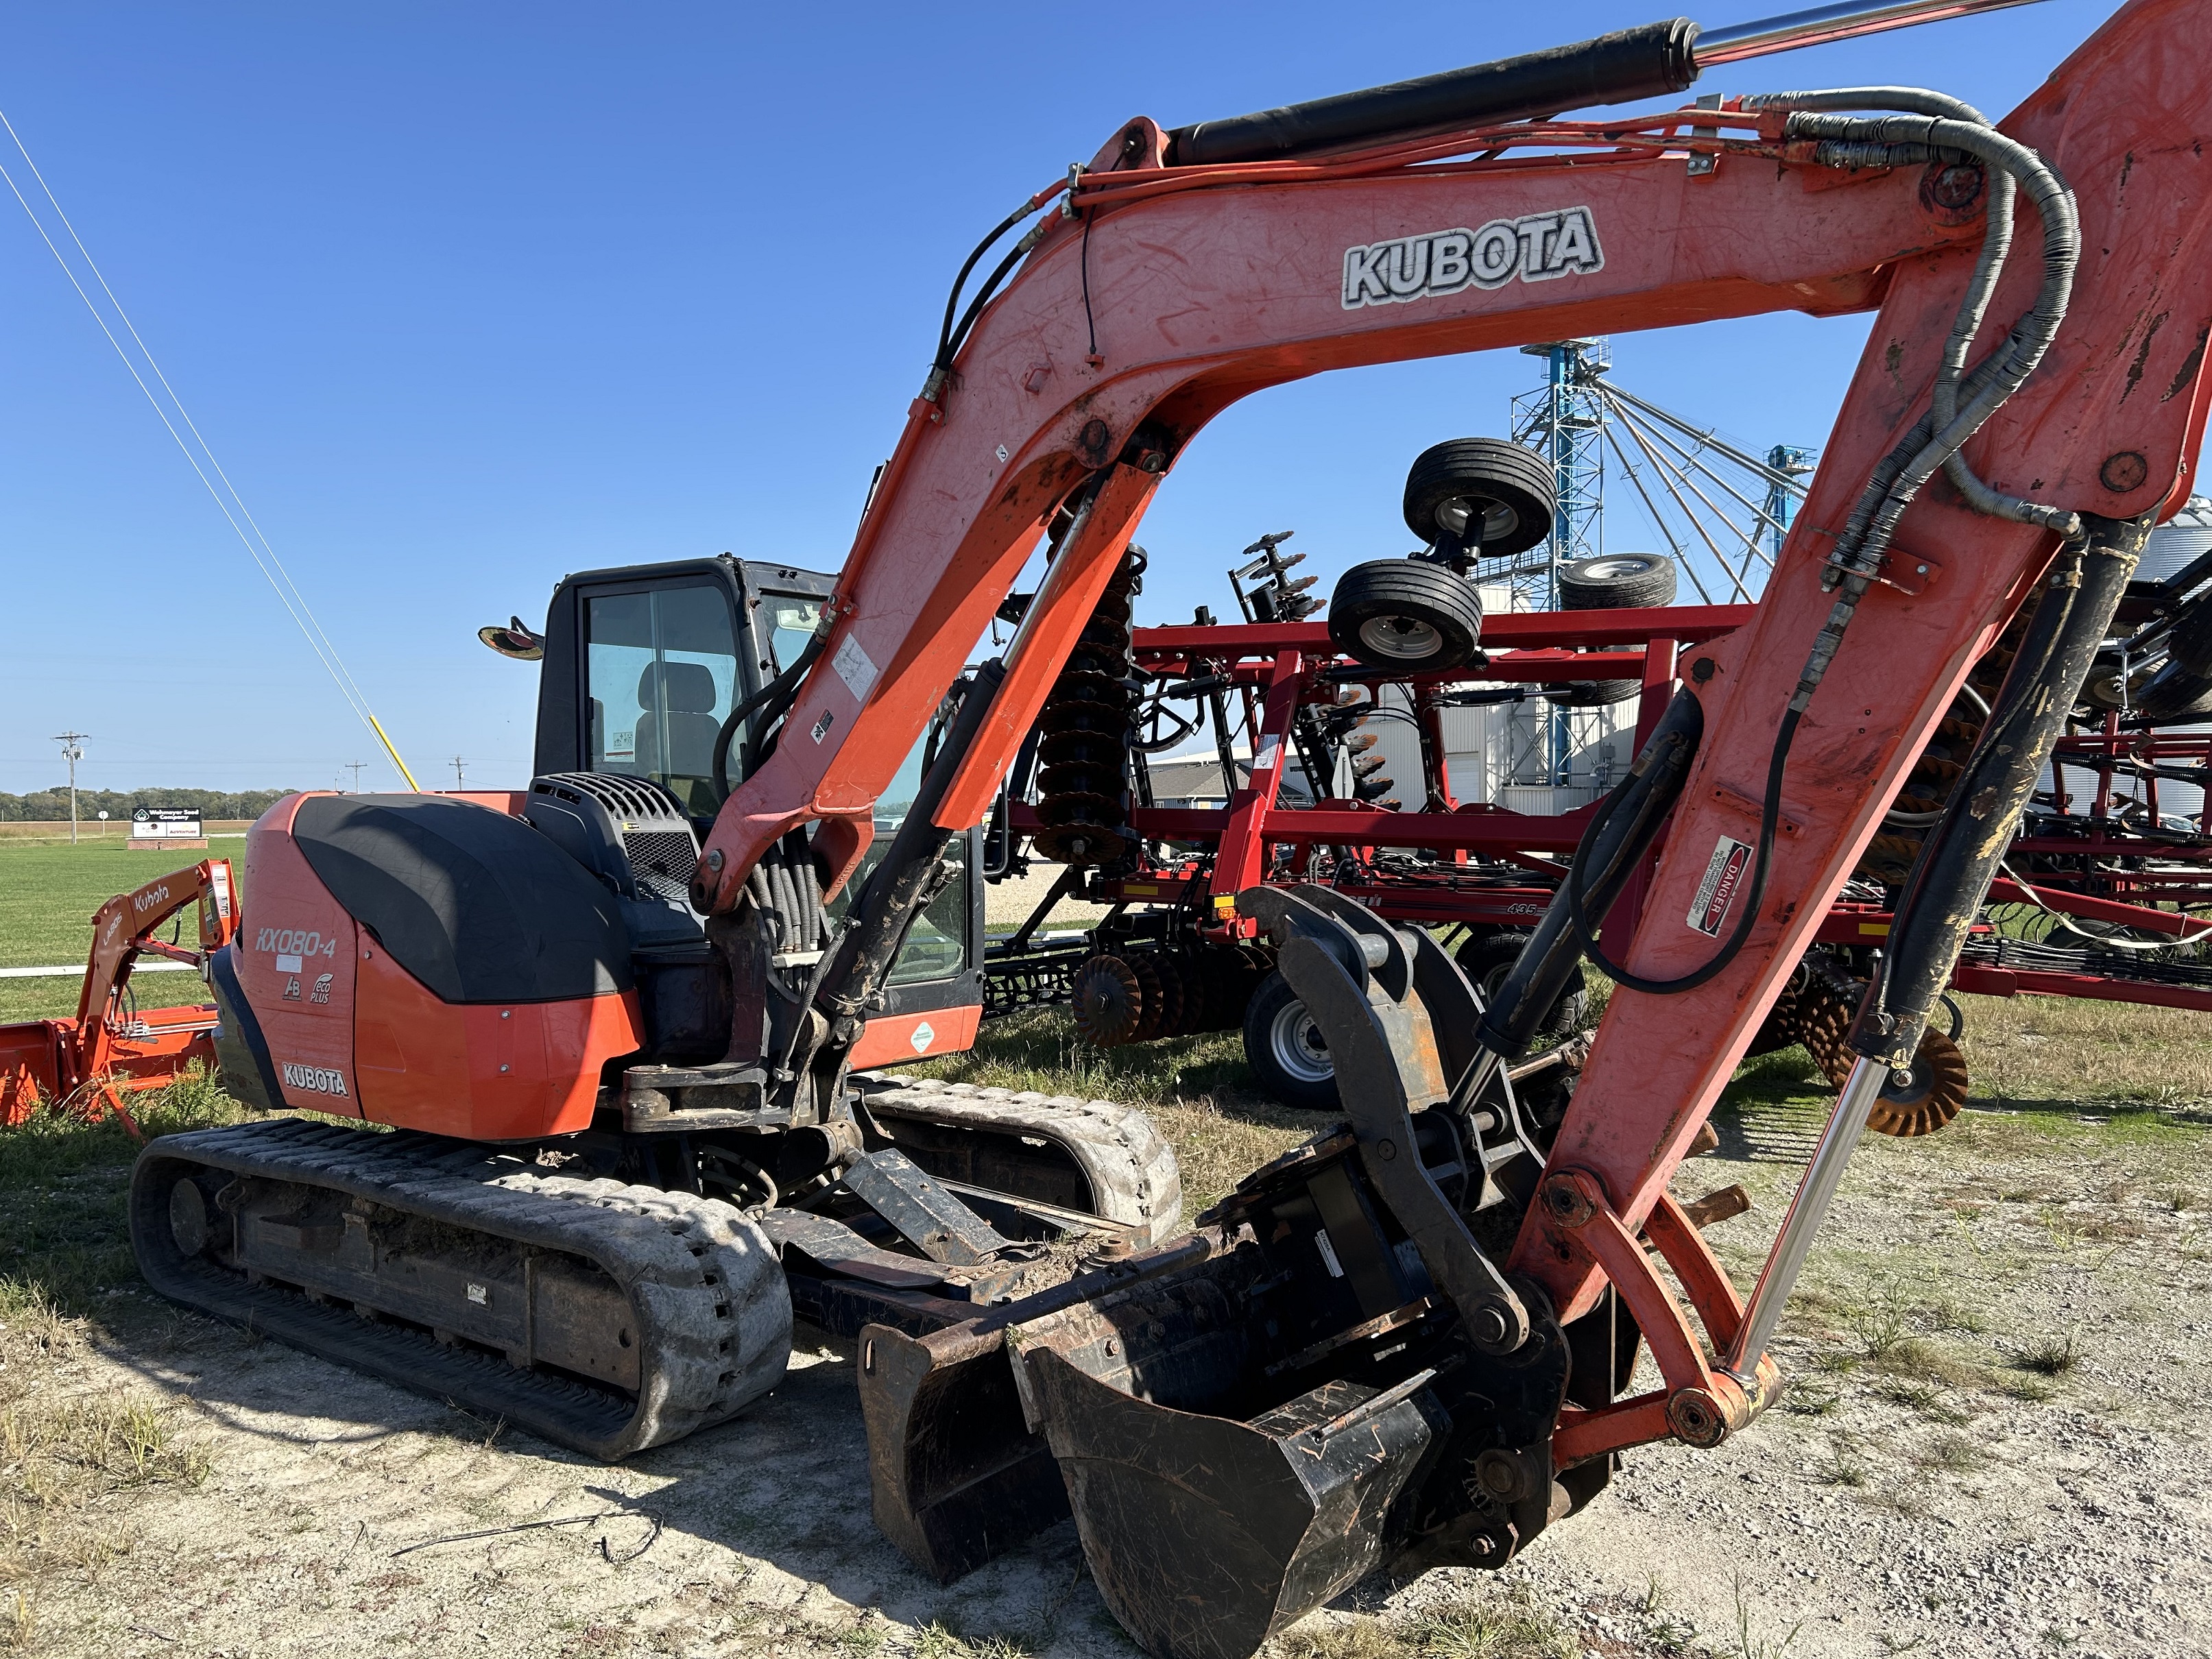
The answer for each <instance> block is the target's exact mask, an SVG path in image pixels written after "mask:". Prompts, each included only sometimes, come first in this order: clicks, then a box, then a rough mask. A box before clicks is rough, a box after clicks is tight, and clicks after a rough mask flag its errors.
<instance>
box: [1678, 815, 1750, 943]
mask: <svg viewBox="0 0 2212 1659" xmlns="http://www.w3.org/2000/svg"><path fill="white" fill-rule="evenodd" d="M1750 868H1751V848H1750V846H1749V845H1748V843H1747V842H1740V841H1738V840H1736V839H1735V837H1734V836H1722V837H1721V838H1720V839H1719V840H1718V841H1717V842H1715V843H1714V844H1713V855H1712V857H1711V859H1710V860H1708V861H1707V862H1706V865H1705V879H1704V880H1703V881H1701V882H1699V884H1698V896H1697V898H1696V900H1695V901H1694V902H1692V904H1691V906H1690V926H1691V927H1694V928H1696V929H1697V930H1698V931H1699V933H1705V934H1708V935H1710V936H1711V937H1712V938H1714V939H1718V938H1719V937H1720V936H1721V924H1722V923H1723V922H1724V921H1727V920H1728V913H1729V910H1730V909H1731V908H1733V907H1734V906H1735V896H1736V890H1737V889H1738V888H1740V887H1741V886H1742V885H1743V878H1744V875H1745V872H1747V871H1748V870H1749V869H1750Z"/></svg>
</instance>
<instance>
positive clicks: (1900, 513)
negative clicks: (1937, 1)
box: [1562, 87, 2081, 996]
mask: <svg viewBox="0 0 2212 1659" xmlns="http://www.w3.org/2000/svg"><path fill="white" fill-rule="evenodd" d="M1747 101H1748V102H1750V103H1751V104H1752V105H1753V106H1766V107H1785V106H1788V107H1790V108H1791V113H1790V117H1789V118H1788V120H1787V121H1786V122H1785V123H1784V137H1787V138H1790V139H1795V140H1809V141H1811V142H1812V143H1813V144H1814V160H1815V161H1817V162H1819V163H1820V165H1822V166H1826V167H1839V168H1859V167H1897V166H1904V165H1911V164H1913V163H1918V162H1927V161H1954V162H1955V161H1962V160H1969V159H1971V160H1974V161H1979V162H1981V163H1982V164H1983V166H1984V172H1985V174H1986V175H1987V176H1988V177H1990V179H1992V181H1993V182H1994V181H1995V180H1996V178H1997V176H1998V175H2000V174H2002V177H2003V181H2004V182H2003V183H2002V186H2001V187H2000V188H1996V189H1995V190H1993V191H1992V192H1991V195H1990V207H1989V212H1988V219H1987V223H1986V227H1985V229H1984V234H1983V243H1982V249H1981V253H1980V256H1979V258H1978V259H1977V260H1976V262H1975V267H1974V271H1973V274H1972V276H1970V277H1969V278H1968V280H1967V284H1966V293H1965V294H1964V295H1961V296H1960V302H1959V307H1958V309H1957V311H1956V313H1954V318H1953V322H1952V330H1951V334H1950V337H1949V338H1948V341H1947V342H1946V343H1945V347H1944V351H1943V354H1942V359H1941V360H1940V362H1938V365H1937V368H1936V389H1935V393H1934V396H1933V398H1931V400H1930V401H1931V407H1930V408H1929V412H1928V413H1927V414H1926V415H1925V416H1923V417H1922V418H1921V419H1920V420H1919V421H1918V422H1916V423H1915V424H1914V426H1913V428H1912V429H1911V431H1910V432H1908V433H1907V434H1906V435H1905V439H1904V441H1902V442H1901V443H1899V445H1898V446H1897V447H1895V448H1893V450H1891V452H1890V453H1888V454H1887V456H1885V457H1884V458H1883V459H1882V460H1881V463H1880V464H1879V465H1876V467H1875V471H1874V473H1873V476H1872V477H1869V479H1868V481H1867V483H1866V487H1865V488H1864V489H1862V490H1861V491H1860V493H1859V499H1858V501H1857V504H1856V505H1855V506H1854V507H1852V509H1851V513H1850V518H1849V519H1848V520H1846V521H1845V523H1844V530H1843V533H1842V534H1841V535H1840V536H1839V537H1838V538H1837V543H1836V547H1835V550H1834V551H1833V552H1832V554H1831V555H1830V556H1829V560H1828V565H1829V568H1828V569H1827V570H1826V572H1825V573H1824V574H1823V579H1822V586H1824V587H1826V588H1828V589H1830V590H1832V591H1835V592H1836V600H1835V603H1834V604H1833V605H1832V606H1831V607H1830V609H1829V612H1828V617H1827V620H1826V622H1825V623H1823V624H1822V625H1821V628H1820V632H1819V633H1818V634H1817V635H1814V641H1813V646H1812V649H1811V651H1810V653H1808V656H1807V658H1806V661H1805V666H1804V668H1803V669H1802V671H1801V672H1800V673H1799V675H1798V680H1797V687H1796V690H1795V691H1794V692H1793V693H1792V694H1791V696H1790V701H1789V702H1788V704H1787V705H1786V707H1785V708H1784V711H1783V715H1782V720H1781V723H1780V725H1779V726H1778V729H1777V731H1776V733H1775V740H1774V747H1773V750H1772V751H1771V757H1770V758H1769V760H1768V763H1767V773H1766V788H1765V793H1764V797H1763V799H1762V800H1761V802H1760V810H1759V841H1758V848H1757V852H1756V854H1755V861H1754V863H1753V869H1752V878H1751V881H1750V884H1749V886H1748V889H1747V891H1746V893H1745V894H1744V896H1743V898H1742V899H1741V901H1739V902H1740V905H1741V909H1740V913H1739V915H1738V919H1737V921H1736V925H1735V928H1734V930H1733V931H1732V932H1731V933H1729V939H1728V940H1727V942H1726V943H1725V944H1724V945H1722V946H1721V948H1720V950H1719V951H1717V952H1716V953H1715V954H1714V955H1713V956H1712V957H1711V959H1709V960H1708V961H1707V962H1706V963H1704V965H1702V966H1701V967H1699V968H1697V969H1693V970H1692V972H1690V973H1687V974H1685V975H1680V976H1678V977H1676V978H1674V979H1668V980H1650V979H1644V978H1642V977H1639V976H1638V975H1634V974H1632V973H1630V972H1628V971H1627V970H1626V969H1623V968H1621V967H1620V965H1619V964H1617V963H1613V961H1611V960H1610V959H1609V958H1607V957H1606V956H1605V954H1604V953H1603V951H1601V949H1600V948H1599V946H1598V944H1597V940H1596V937H1595V924H1594V923H1593V921H1591V919H1590V916H1589V911H1588V909H1587V908H1586V905H1585V898H1586V896H1587V895H1585V894H1584V892H1583V886H1584V884H1585V883H1586V881H1587V876H1586V873H1585V866H1586V862H1587V860H1586V858H1585V849H1586V848H1588V847H1589V845H1590V843H1591V841H1592V839H1593V837H1594V836H1595V834H1596V833H1597V831H1598V830H1599V829H1601V826H1602V824H1603V822H1604V817H1605V812H1604V811H1603V810H1601V812H1600V815H1599V817H1598V819H1597V820H1595V821H1594V822H1593V823H1592V824H1591V827H1590V831H1589V834H1586V835H1585V836H1584V837H1583V846H1582V847H1579V848H1577V850H1576V863H1575V865H1574V866H1571V867H1570V869H1569V871H1568V876H1567V880H1566V882H1565V884H1564V885H1563V889H1562V896H1563V897H1564V898H1565V900H1566V901H1567V903H1568V906H1569V912H1568V920H1569V921H1570V923H1571V926H1572V927H1573V930H1574V932H1575V934H1576V937H1577V939H1579V941H1580V942H1581V944H1582V945H1583V948H1584V949H1585V950H1586V951H1588V952H1589V960H1590V962H1591V964H1592V965H1593V966H1595V968H1596V969H1598V970H1599V971H1600V972H1601V973H1602V974H1604V975H1606V976H1607V978H1609V979H1611V980H1613V981H1614V982H1615V983H1617V984H1620V985H1623V986H1626V987H1628V988H1629V989H1631V990H1634V991H1643V992H1645V993H1647V994H1652V995H1657V996H1667V995H1674V994H1679V993H1681V992H1685V991H1691V990H1695V989H1696V988H1697V987H1699V986H1701V985H1704V984H1705V983H1707V982H1708V981H1711V979H1712V978H1713V977H1714V976H1715V975H1717V974H1719V973H1720V972H1721V971H1722V970H1723V969H1725V968H1726V967H1727V966H1728V965H1729V963H1731V962H1733V961H1734V960H1735V958H1736V957H1737V956H1738V954H1740V953H1741V951H1742V949H1743V946H1744V945H1745V943H1746V942H1747V940H1748V939H1750V937H1751V931H1752V928H1753V927H1754V926H1755V925H1756V923H1757V921H1758V917H1759V907H1760V905H1761V904H1762V903H1763V902H1764V901H1765V895H1766V883H1767V878H1768V875H1769V873H1770V872H1771V867H1772V862H1773V859H1772V854H1773V848H1774V837H1775V831H1776V828H1777V826H1778V824H1779V823H1780V820H1781V811H1782V782H1783V777H1784V772H1785V770H1786V769H1787V767H1788V764H1789V758H1790V747H1791V745H1792V744H1794V743H1795V741H1796V732H1797V726H1798V723H1799V721H1800V720H1802V717H1803V714H1804V712H1805V710H1806V708H1808V706H1809V705H1810V703H1811V702H1812V700H1813V694H1814V691H1815V690H1817V689H1818V688H1819V686H1820V682H1821V681H1822V680H1823V679H1825V678H1826V677H1827V672H1828V668H1829V665H1831V664H1832V663H1833V662H1834V660H1835V656H1836V653H1837V651H1838V649H1839V648H1840V647H1842V645H1843V641H1844V632H1845V630H1846V629H1849V628H1850V623H1851V620H1852V618H1853V617H1855V616H1856V615H1857V611H1858V605H1859V601H1860V600H1861V599H1863V598H1864V597H1865V595H1866V591H1867V588H1868V586H1869V584H1871V582H1872V581H1873V580H1874V579H1875V576H1876V574H1878V573H1879V572H1880V570H1881V564H1882V561H1883V559H1884V558H1885V557H1886V556H1887V552H1888V549H1889V545H1890V542H1891V540H1892V539H1893V537H1894V536H1895V534H1896V531H1897V526H1898V522H1899V520H1901V519H1902V518H1903V517H1904V516H1905V509H1906V508H1907V507H1910V506H1911V503H1912V501H1913V500H1914V499H1915V498H1916V497H1917V495H1918V494H1919V492H1920V489H1921V486H1922V485H1923V484H1925V483H1927V482H1928V480H1929V478H1930V477H1933V476H1934V475H1935V473H1936V469H1937V468H1939V467H1944V468H1950V469H1951V470H1950V471H1948V473H1947V476H1949V477H1952V478H1953V480H1954V483H1957V484H1958V486H1959V489H1960V495H1961V496H1962V497H1963V498H1964V499H1965V500H1966V502H1967V504H1968V505H1969V506H1970V507H1973V508H1974V509H1975V510H1976V511H1978V512H1982V513H1990V514H1991V515H1993V516H1996V517H2001V518H2006V519H2011V520H2016V521H2019V522H2022V523H2027V524H2035V525H2039V526H2043V527H2045V528H2046V529H2051V530H2055V531H2057V532H2059V533H2060V534H2062V535H2065V536H2069V537H2071V536H2073V535H2075V534H2076V533H2078V531H2079V527H2080V522H2079V520H2077V518H2076V517H2075V514H2073V513H2069V512H2067V511H2065V510H2064V509H2063V508H2059V507H2047V506H2044V505H2041V504H2039V503H2036V502H2032V501H2023V500H2021V499H2020V498H2019V497H2017V496H2012V495H2003V494H2002V493H2001V492H1999V491H1996V490H1994V489H1991V488H1990V486H1989V485H1987V484H1986V483H1984V482H1983V481H1982V480H1981V479H1979V478H1978V477H1975V476H1974V474H1973V472H1972V470H1971V469H1970V468H1968V467H1967V466H1966V463H1965V461H1964V460H1963V459H1960V449H1961V447H1963V446H1964V445H1965V444H1966V441H1967V440H1968V439H1969V438H1971V437H1972V436H1973V435H1974V434H1975V433H1976V432H1977V431H1978V430H1979V429H1980V428H1981V427H1982V425H1983V424H1984V422H1986V421H1987V420H1988V419H1989V418H1990V416H1991V415H1993V414H1995V413H1996V410H1998V409H1999V408H2000V407H2001V406H2002V404H2003V403H2004V401H2005V400H2006V399H2007V398H2009V397H2011V396H2012V394H2013V393H2014V392H2016V391H2018V390H2019V389H2020V386H2021V384H2022V383H2023V382H2024V381H2025V380H2027V377H2028V376H2029V375H2030V374H2033V373H2034V371H2035V368H2036V366H2037V365H2038V364H2039V363H2040V362H2042V360H2043V356H2044V354H2045V352H2046V351H2048V350H2049V349H2050V347H2051V342H2052V341H2053V340H2054V339H2056V338H2057V333H2058V330H2059V327H2060V325H2062V324H2063V321H2064V319H2065V315H2066V304H2067V301H2068V299H2069V296H2070V295H2071V293H2072V291H2073V282H2074V270H2075V265H2076V264H2077V263H2078V262H2079V259H2080V257H2081V228H2080V224H2079V221H2078V218H2077V216H2076V215H2075V209H2074V200H2073V197H2072V196H2071V194H2070V193H2069V191H2067V189H2066V186H2065V184H2064V182H2063V180H2061V179H2059V178H2058V176H2057V173H2054V172H2053V171H2052V170H2051V167H2049V166H2048V165H2047V164H2046V163H2045V161H2043V159H2042V158H2041V157H2040V156H2039V155H2036V154H2035V152H2034V151H2033V150H2031V149H2027V147H2026V146H2025V145H2023V144H2020V143H2015V142H2014V141H2013V140H2012V139H2009V138H2007V137H2004V136H2003V135H2002V133H1999V132H1997V131H1995V130H1994V129H1992V128H1991V127H1990V126H1989V125H1987V123H1986V122H1984V121H1980V120H1978V119H1968V118H1964V117H1967V116H1972V115H1976V114H1978V112H1975V111H1974V110H1973V109H1972V106H1970V105H1966V104H1961V103H1959V102H1958V101H1957V100H1953V99H1948V98H1945V97H1943V96H1942V94H1935V93H1928V94H1918V93H1914V92H1912V91H1911V89H1909V88H1881V87H1873V88H1843V89H1839V90H1837V91H1832V92H1816V93H1800V94H1769V95H1768V96H1766V97H1765V98H1757V99H1753V100H1747ZM1899 101H1909V102H1911V104H1912V105H1913V106H1914V112H1911V113H1905V114H1899V115H1892V116H1885V117H1881V118H1877V119H1872V120H1869V119H1866V118H1860V117H1854V116H1849V115H1841V114H1833V113H1828V112H1826V109H1825V108H1823V107H1814V106H1826V107H1849V106H1857V107H1864V106H1866V105H1867V104H1869V103H1877V104H1879V103H1895V102H1899ZM2015 184H2017V185H2018V186H2019V187H2020V188H2021V189H2023V190H2025V191H2027V193H2028V197H2029V199H2030V201H2031V202H2032V203H2033V205H2034V206H2035V209H2036V210H2037V213H2038V214H2039V216H2040V217H2041V219H2042V222H2043V232H2044V236H2043V242H2044V246H2043V255H2044V258H2043V279H2042V282H2041V283H2040V284H2039V286H2038V289H2037V292H2036V298H2035V302H2034V304H2033V306H2031V307H2029V309H2028V311H2027V313H2025V314H2024V315H2023V316H2022V317H2021V319H2019V320H2018V321H2017V322H2016V323H2015V324H2014V325H2013V327H2012V330H2011V331H2010V333H2009V335H2008V337H2007V339H2006V341H2005V343H2004V344H2003V345H2002V346H2001V347H2000V348H1999V349H1997V350H1996V352H1994V353H1993V354H1991V356H1989V357H1988V358H1987V359H1985V360H1984V362H1982V363H1981V364H1980V365H1978V367H1977V368H1975V369H1974V370H1973V371H1972V373H1971V374H1967V373H1966V371H1965V360H1966V353H1967V351H1968V349H1970V347H1971V346H1972V342H1973V339H1974V337H1975V335H1976V334H1977V332H1978V331H1979V330H1980V327H1981V325H1982V321H1983V319H1984V317H1985V316H1986V314H1987V313H1988V309H1989V304H1990V296H1991V295H1992V294H1993V293H1994V292H1995V290H1996V281H1997V277H1998V276H1999V275H2000V273H2001V272H2002V268H2003V264H2004V259H2005V255H2006V253H2007V252H2008V250H2009V248H2010V246H2011V238H2012V200H2011V191H2012V189H2013V186H2014V185H2015ZM1962 395H1963V398H1964V402H1963V404H1961V402H1960V398H1961V396H1962ZM1954 462H1956V466H1955V468H1953V467H1952V464H1953V463H1954ZM1610 804H1611V803H1610V802H1608V806H1609V805H1610Z"/></svg>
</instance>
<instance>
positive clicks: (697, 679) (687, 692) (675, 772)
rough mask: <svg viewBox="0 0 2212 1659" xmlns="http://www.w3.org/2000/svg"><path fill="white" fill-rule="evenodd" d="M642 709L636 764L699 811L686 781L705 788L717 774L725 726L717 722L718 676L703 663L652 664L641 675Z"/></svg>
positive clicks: (639, 686)
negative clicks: (718, 747)
mask: <svg viewBox="0 0 2212 1659" xmlns="http://www.w3.org/2000/svg"><path fill="white" fill-rule="evenodd" d="M637 706H638V717H637V738H636V744H637V749H636V759H635V762H634V763H633V764H634V765H635V769H636V770H637V771H638V772H639V773H640V774H641V775H646V776H648V777H659V778H663V779H665V780H666V781H667V783H668V786H669V787H670V788H671V789H672V790H673V791H675V793H677V794H678V795H680V796H683V797H684V799H685V803H686V805H690V806H692V807H693V808H694V810H696V809H697V805H698V803H696V802H694V801H692V800H691V799H690V789H689V788H688V787H687V786H686V784H685V783H684V782H683V781H680V780H685V779H696V780H697V781H699V784H700V785H701V787H707V780H708V779H710V778H712V777H713V776H714V738H715V736H716V734H717V733H718V732H720V729H721V722H720V720H716V719H715V718H714V675H713V674H712V673H711V672H709V671H708V669H707V666H706V665H704V664H703V663H696V662H656V663H649V664H647V666H646V670H645V672H644V673H642V674H641V675H639V676H638V681H637ZM664 731H665V734H666V744H667V748H666V751H665V753H664V752H663V750H662V741H663V732H664Z"/></svg>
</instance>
